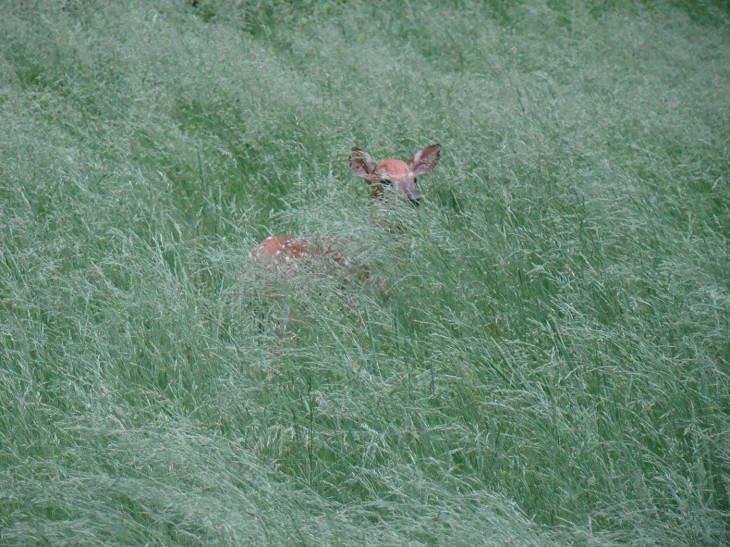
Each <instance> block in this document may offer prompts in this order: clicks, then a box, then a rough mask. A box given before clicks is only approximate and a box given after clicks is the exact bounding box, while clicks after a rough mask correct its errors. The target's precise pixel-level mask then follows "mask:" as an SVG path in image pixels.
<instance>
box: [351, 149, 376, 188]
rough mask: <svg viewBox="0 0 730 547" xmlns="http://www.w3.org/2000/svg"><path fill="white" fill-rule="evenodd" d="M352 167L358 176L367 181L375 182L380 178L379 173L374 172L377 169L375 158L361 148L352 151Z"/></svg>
mask: <svg viewBox="0 0 730 547" xmlns="http://www.w3.org/2000/svg"><path fill="white" fill-rule="evenodd" d="M350 169H352V170H353V171H354V172H355V174H356V175H357V176H358V177H360V178H362V179H365V182H368V183H373V182H377V181H378V180H379V177H378V175H376V174H375V173H374V172H373V171H375V162H374V161H373V158H371V157H370V154H368V153H367V152H365V151H364V150H360V149H359V148H353V149H352V153H350Z"/></svg>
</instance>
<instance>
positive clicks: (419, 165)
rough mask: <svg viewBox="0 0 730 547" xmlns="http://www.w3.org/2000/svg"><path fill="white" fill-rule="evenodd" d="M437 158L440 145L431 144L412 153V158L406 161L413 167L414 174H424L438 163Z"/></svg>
mask: <svg viewBox="0 0 730 547" xmlns="http://www.w3.org/2000/svg"><path fill="white" fill-rule="evenodd" d="M439 159H441V145H440V144H432V145H430V146H427V147H426V148H421V149H420V150H419V151H418V152H416V153H415V154H413V158H411V161H409V162H408V165H409V166H410V167H411V169H413V172H414V173H415V174H416V176H419V175H425V174H426V173H428V172H430V171H432V170H433V169H434V167H436V166H437V165H438V163H439Z"/></svg>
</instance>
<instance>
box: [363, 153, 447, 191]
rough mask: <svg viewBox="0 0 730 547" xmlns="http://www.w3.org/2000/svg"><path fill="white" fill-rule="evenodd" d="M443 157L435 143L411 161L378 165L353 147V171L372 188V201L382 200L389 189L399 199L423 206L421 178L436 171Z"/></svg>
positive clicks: (415, 155)
mask: <svg viewBox="0 0 730 547" xmlns="http://www.w3.org/2000/svg"><path fill="white" fill-rule="evenodd" d="M440 156H441V146H440V145H438V144H432V145H430V146H427V147H425V148H422V149H421V150H419V151H418V152H416V153H415V154H414V155H413V157H412V158H411V159H410V160H409V161H408V162H405V161H402V160H396V159H388V160H383V161H381V162H380V163H378V164H375V162H374V161H373V158H372V157H371V156H370V154H368V153H367V152H365V151H364V150H361V149H359V148H353V149H352V153H351V154H350V168H351V169H352V170H353V171H354V172H355V174H356V175H357V176H358V177H360V178H362V179H363V180H364V181H365V182H367V183H368V184H369V185H370V197H371V199H382V198H383V196H384V194H385V189H386V188H390V189H391V190H392V191H394V192H395V195H397V196H398V197H401V198H403V199H406V200H407V201H408V202H409V203H411V204H412V205H419V204H420V203H421V197H420V196H419V195H418V192H417V189H416V181H417V177H418V176H419V175H423V174H426V173H428V172H430V171H431V170H433V168H434V167H436V165H438V162H439V159H440Z"/></svg>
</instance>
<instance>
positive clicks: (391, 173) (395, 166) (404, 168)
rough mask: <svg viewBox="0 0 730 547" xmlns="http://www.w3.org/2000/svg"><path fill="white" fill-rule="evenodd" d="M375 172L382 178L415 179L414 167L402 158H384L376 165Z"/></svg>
mask: <svg viewBox="0 0 730 547" xmlns="http://www.w3.org/2000/svg"><path fill="white" fill-rule="evenodd" d="M375 173H376V174H377V175H378V176H379V177H380V178H381V179H395V180H413V178H414V177H415V174H414V173H413V169H411V167H410V166H409V165H408V164H407V163H406V162H404V161H401V160H383V161H381V162H380V163H379V164H378V165H377V166H376V167H375Z"/></svg>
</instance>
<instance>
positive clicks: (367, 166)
mask: <svg viewBox="0 0 730 547" xmlns="http://www.w3.org/2000/svg"><path fill="white" fill-rule="evenodd" d="M440 158H441V145H439V144H432V145H430V146H426V147H425V148H422V149H420V150H419V151H418V152H416V153H415V154H414V155H413V157H412V158H411V159H410V160H409V161H407V162H406V161H402V160H397V159H387V160H383V161H381V162H380V163H377V164H376V163H375V161H373V158H372V157H371V156H370V154H368V153H367V152H365V151H364V150H361V149H360V148H353V149H352V153H351V154H350V160H349V163H350V168H351V169H352V170H353V171H354V172H355V175H357V176H358V177H360V178H361V179H363V180H364V181H365V182H366V183H367V184H368V185H370V199H371V202H372V201H374V200H383V199H384V198H385V196H386V188H389V189H390V190H392V191H393V194H394V195H395V196H396V197H397V198H400V199H402V200H404V201H406V202H407V203H410V204H412V205H416V206H417V205H419V204H420V203H421V197H420V196H419V195H418V193H417V191H416V182H417V177H418V176H420V175H425V174H426V173H429V172H430V171H432V170H433V169H434V168H435V167H436V166H437V165H438V162H439V159H440ZM250 256H251V258H252V259H254V260H255V261H257V262H259V263H263V264H266V265H267V266H268V267H270V268H272V269H273V270H276V271H289V272H292V273H297V272H298V270H299V268H298V264H299V262H300V261H301V260H302V259H307V258H313V257H328V258H330V259H332V260H333V261H334V262H335V263H336V264H337V265H339V266H342V267H344V268H346V269H347V270H348V271H349V272H350V273H352V274H354V275H356V276H358V277H365V278H366V277H367V276H368V268H367V266H359V267H355V266H353V264H352V262H351V261H350V259H349V258H348V257H347V256H345V255H344V254H343V253H342V252H340V251H338V250H337V249H336V243H335V242H334V240H332V238H329V237H314V238H310V237H300V236H288V235H272V236H269V237H267V238H266V239H264V240H263V241H261V242H260V243H259V244H258V245H257V246H256V247H255V248H254V249H253V250H252V251H251V254H250Z"/></svg>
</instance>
